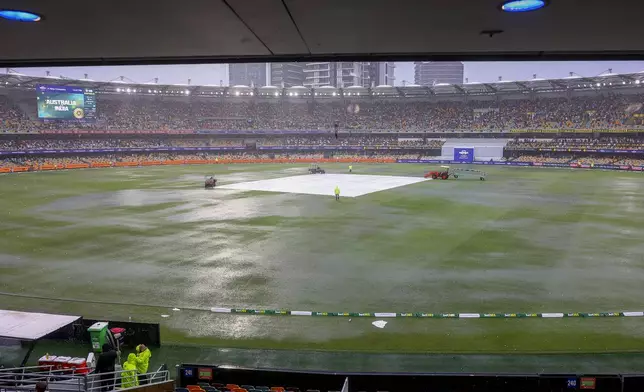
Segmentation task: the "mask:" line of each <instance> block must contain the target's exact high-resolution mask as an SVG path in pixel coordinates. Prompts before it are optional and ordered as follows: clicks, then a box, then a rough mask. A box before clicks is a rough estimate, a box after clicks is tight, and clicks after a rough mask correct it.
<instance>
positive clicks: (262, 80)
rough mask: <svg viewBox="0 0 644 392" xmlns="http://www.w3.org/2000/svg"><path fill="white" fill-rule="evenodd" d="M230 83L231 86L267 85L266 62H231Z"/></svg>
mask: <svg viewBox="0 0 644 392" xmlns="http://www.w3.org/2000/svg"><path fill="white" fill-rule="evenodd" d="M228 84H229V85H231V86H237V85H244V86H253V87H262V86H266V63H249V64H243V63H240V64H229V65H228Z"/></svg>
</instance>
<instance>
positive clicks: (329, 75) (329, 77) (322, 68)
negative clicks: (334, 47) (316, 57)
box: [304, 61, 337, 88]
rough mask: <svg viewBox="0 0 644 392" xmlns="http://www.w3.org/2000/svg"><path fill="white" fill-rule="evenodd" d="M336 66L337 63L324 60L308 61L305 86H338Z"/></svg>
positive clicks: (305, 70)
mask: <svg viewBox="0 0 644 392" xmlns="http://www.w3.org/2000/svg"><path fill="white" fill-rule="evenodd" d="M336 83H337V81H336V66H335V63H330V62H328V61H322V62H317V63H306V64H305V65H304V86H305V87H312V88H317V87H322V86H334V87H335V86H336Z"/></svg>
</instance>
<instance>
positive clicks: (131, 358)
mask: <svg viewBox="0 0 644 392" xmlns="http://www.w3.org/2000/svg"><path fill="white" fill-rule="evenodd" d="M138 385H139V379H138V378H137V376H136V354H130V355H128V356H127V361H126V362H125V363H124V364H123V371H122V372H121V388H123V389H125V388H132V387H136V386H138Z"/></svg>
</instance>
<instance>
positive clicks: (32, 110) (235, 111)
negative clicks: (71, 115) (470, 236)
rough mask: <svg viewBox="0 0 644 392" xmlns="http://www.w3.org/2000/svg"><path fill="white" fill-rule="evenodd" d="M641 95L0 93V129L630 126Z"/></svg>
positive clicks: (638, 119)
mask: <svg viewBox="0 0 644 392" xmlns="http://www.w3.org/2000/svg"><path fill="white" fill-rule="evenodd" d="M643 103H644V96H642V95H639V94H630V95H595V96H587V97H572V98H570V99H569V98H541V99H518V100H468V101H465V100H462V101H436V102H434V101H409V100H375V99H374V100H364V101H350V100H348V99H347V100H338V101H333V102H328V101H324V100H313V99H311V100H299V101H288V100H281V99H280V100H274V101H266V100H262V99H259V98H257V97H255V98H249V99H247V100H245V101H243V100H235V99H232V98H231V99H203V98H192V97H185V98H184V99H174V98H161V97H154V98H152V97H144V96H138V97H132V96H126V97H125V98H123V97H119V96H103V95H99V96H98V98H97V113H98V118H97V121H96V123H93V124H89V123H78V122H55V121H54V122H42V121H38V119H37V113H36V99H35V96H34V97H33V99H25V98H21V100H20V101H17V100H13V99H12V98H10V97H8V96H4V95H2V96H0V132H39V131H44V130H65V129H84V128H91V129H97V130H199V129H212V130H320V129H325V130H327V129H328V130H333V129H334V128H335V125H336V124H338V125H339V127H341V128H342V129H356V130H387V131H419V130H421V131H427V132H431V131H441V130H467V131H472V130H491V131H498V130H510V129H515V128H519V129H557V128H593V129H609V128H623V127H629V128H637V127H640V125H641V124H642V119H643V118H644V117H643V115H644V109H643Z"/></svg>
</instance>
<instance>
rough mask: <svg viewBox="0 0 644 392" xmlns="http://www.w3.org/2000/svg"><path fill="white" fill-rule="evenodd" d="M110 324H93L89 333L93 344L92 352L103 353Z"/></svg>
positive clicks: (100, 322) (102, 322)
mask: <svg viewBox="0 0 644 392" xmlns="http://www.w3.org/2000/svg"><path fill="white" fill-rule="evenodd" d="M108 324H109V323H108V322H105V321H99V322H98V323H94V324H92V325H91V326H90V327H89V328H87V331H88V332H89V337H90V340H91V342H92V351H94V352H95V353H100V352H103V345H104V344H105V343H107V326H108Z"/></svg>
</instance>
